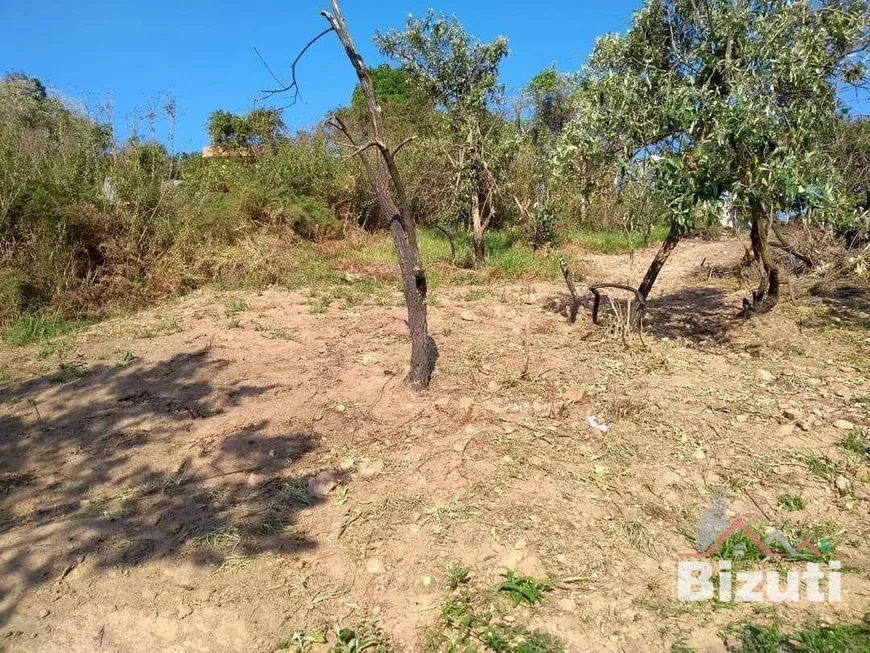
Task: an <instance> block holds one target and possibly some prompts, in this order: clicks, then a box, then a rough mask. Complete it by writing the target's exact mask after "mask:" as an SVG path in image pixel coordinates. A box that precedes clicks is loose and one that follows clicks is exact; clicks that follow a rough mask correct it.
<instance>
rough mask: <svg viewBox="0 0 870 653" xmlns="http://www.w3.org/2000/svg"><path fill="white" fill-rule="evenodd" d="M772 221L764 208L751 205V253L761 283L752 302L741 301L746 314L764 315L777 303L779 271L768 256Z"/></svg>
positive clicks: (769, 255)
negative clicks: (758, 270) (758, 271)
mask: <svg viewBox="0 0 870 653" xmlns="http://www.w3.org/2000/svg"><path fill="white" fill-rule="evenodd" d="M773 220H774V218H773V216H771V215H768V214H767V212H766V211H765V210H764V208H763V207H762V206H760V205H758V204H753V205H752V231H751V232H750V239H751V240H752V253H753V254H754V255H755V260H756V261H757V262H758V267H759V268H760V270H761V281H760V282H759V284H758V290H756V291H754V292H753V293H752V301H751V302H750V301H749V300H748V299H744V300H743V307H744V309H745V311H746V313H747V314H749V313H766V312H767V311H769V310H770V309H772V308H773V307H774V306H776V305H777V304H778V303H779V269H778V268H777V267H776V263H774V261H773V257H772V256H771V254H770V226H771V223H772V221H773Z"/></svg>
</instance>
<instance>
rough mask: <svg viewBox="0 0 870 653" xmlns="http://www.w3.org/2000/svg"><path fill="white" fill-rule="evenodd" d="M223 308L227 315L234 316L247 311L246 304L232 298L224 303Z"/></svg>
mask: <svg viewBox="0 0 870 653" xmlns="http://www.w3.org/2000/svg"><path fill="white" fill-rule="evenodd" d="M224 309H225V310H224V312H225V314H226V316H227V317H235V316H236V315H240V314H241V313H244V312H245V311H247V310H248V305H247V303H245V302H243V301H241V300H239V299H233V300H230V301H228V302H227V303H226V304H224Z"/></svg>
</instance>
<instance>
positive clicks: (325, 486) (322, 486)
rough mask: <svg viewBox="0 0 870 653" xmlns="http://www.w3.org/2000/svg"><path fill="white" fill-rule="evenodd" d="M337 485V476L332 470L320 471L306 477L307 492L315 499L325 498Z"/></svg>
mask: <svg viewBox="0 0 870 653" xmlns="http://www.w3.org/2000/svg"><path fill="white" fill-rule="evenodd" d="M336 485H338V477H337V476H336V475H335V473H334V472H330V471H326V472H320V473H319V474H318V475H317V476H312V477H311V478H309V479H308V494H310V495H311V496H312V497H314V498H315V499H325V498H326V497H328V496H329V493H330V492H332V491H333V490H334V489H335V486H336Z"/></svg>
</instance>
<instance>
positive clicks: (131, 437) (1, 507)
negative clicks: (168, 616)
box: [0, 350, 340, 626]
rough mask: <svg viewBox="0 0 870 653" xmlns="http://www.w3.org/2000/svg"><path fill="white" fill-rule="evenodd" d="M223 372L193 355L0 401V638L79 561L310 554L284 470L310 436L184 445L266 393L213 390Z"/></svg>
mask: <svg viewBox="0 0 870 653" xmlns="http://www.w3.org/2000/svg"><path fill="white" fill-rule="evenodd" d="M227 365H228V362H227V361H224V360H220V359H215V358H213V357H212V356H211V354H210V353H209V352H208V351H206V350H203V351H198V352H195V353H191V354H186V355H179V356H175V357H173V358H172V359H170V360H167V361H164V362H161V363H158V364H156V365H143V364H132V365H128V366H119V367H99V368H92V369H90V370H82V369H75V370H70V368H64V369H62V370H61V371H60V372H59V373H58V374H55V375H51V376H46V377H41V378H38V379H35V380H33V381H30V382H27V383H24V384H20V385H18V386H13V387H11V388H7V389H5V390H3V391H0V406H2V410H0V626H2V625H3V624H5V623H6V622H7V621H8V620H9V618H10V616H11V614H12V612H13V611H14V610H15V608H16V605H17V604H18V602H19V601H20V599H21V597H22V595H23V593H24V592H26V591H27V590H29V589H32V588H34V587H37V586H39V585H42V584H44V583H47V582H54V581H56V580H58V579H60V578H62V577H63V576H64V575H65V574H66V573H69V570H70V569H72V568H73V567H75V566H76V565H78V564H81V563H82V562H83V561H84V560H85V559H87V560H88V562H89V563H90V564H92V565H94V566H95V567H96V568H98V569H99V568H117V567H124V566H131V565H138V564H141V563H143V562H145V561H148V560H153V559H159V558H163V557H167V556H184V557H185V559H187V560H193V561H195V562H196V563H198V564H202V565H221V564H224V563H226V562H227V561H228V560H231V559H238V558H240V557H245V556H251V555H256V554H258V553H264V552H276V551H282V552H292V551H299V550H304V549H309V548H312V547H314V546H316V542H314V541H312V540H311V539H309V538H307V537H305V536H304V534H300V533H299V532H297V529H296V528H295V526H294V522H295V518H296V515H297V513H298V512H299V511H300V510H304V509H306V508H308V507H309V506H310V505H312V503H313V502H314V501H315V500H314V499H313V498H312V497H311V496H309V493H308V489H307V488H308V480H309V477H307V476H302V477H299V476H296V475H294V474H293V467H294V465H296V464H297V463H298V462H299V461H300V460H301V459H303V458H304V457H305V455H306V454H307V453H309V452H310V451H312V450H313V449H314V448H315V447H317V446H318V443H319V441H320V439H321V438H320V436H319V435H317V434H316V433H312V432H288V433H286V434H284V433H280V432H279V433H278V434H275V433H274V429H269V434H268V435H267V434H266V433H265V432H264V431H265V430H266V429H267V428H268V427H269V424H268V422H261V423H258V424H254V425H252V426H249V427H246V428H245V429H244V430H243V431H241V432H233V433H230V434H228V435H226V436H224V435H220V436H211V437H202V438H196V437H195V430H196V428H195V427H196V426H198V423H199V422H200V420H205V419H208V418H210V417H212V416H215V415H218V414H220V413H221V412H222V411H223V410H224V409H225V407H228V406H233V405H236V404H238V403H239V402H241V401H244V400H245V399H246V398H251V397H255V396H258V395H260V394H262V393H264V392H267V391H269V390H272V389H273V388H271V387H252V386H246V385H244V384H238V385H236V386H234V387H231V388H229V389H228V388H226V386H224V387H223V388H220V389H217V388H214V387H213V385H214V381H213V380H214V378H215V377H216V375H217V374H218V373H219V372H220V371H221V370H223V369H224V368H226V366H227ZM209 432H214V431H213V430H212V431H209ZM179 449H181V450H180V451H179ZM167 460H171V461H172V463H170V464H171V467H170V468H161V466H160V465H161V461H162V462H163V465H164V466H166V465H167V463H166V462H165V461H167ZM179 461H180V462H179ZM339 480H340V479H339Z"/></svg>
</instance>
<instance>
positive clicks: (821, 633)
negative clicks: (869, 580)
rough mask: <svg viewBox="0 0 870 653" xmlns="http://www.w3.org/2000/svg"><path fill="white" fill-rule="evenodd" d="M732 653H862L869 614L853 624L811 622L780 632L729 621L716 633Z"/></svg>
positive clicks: (867, 645) (868, 638)
mask: <svg viewBox="0 0 870 653" xmlns="http://www.w3.org/2000/svg"><path fill="white" fill-rule="evenodd" d="M720 635H721V638H722V640H723V641H724V642H725V644H726V647H727V649H728V650H729V651H732V652H734V653H781V652H782V651H790V652H794V653H804V652H805V653H866V651H870V613H868V614H867V615H865V616H864V620H863V621H862V622H861V623H857V624H823V623H821V622H813V623H810V624H807V625H806V626H805V627H804V628H803V630H800V631H797V632H794V633H792V634H784V633H783V632H782V630H781V628H780V627H779V626H778V625H776V624H774V625H759V624H753V623H751V622H745V621H744V622H740V623H737V624H732V625H731V626H729V627H727V628H726V629H724V630H723V631H722V633H721V634H720Z"/></svg>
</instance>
